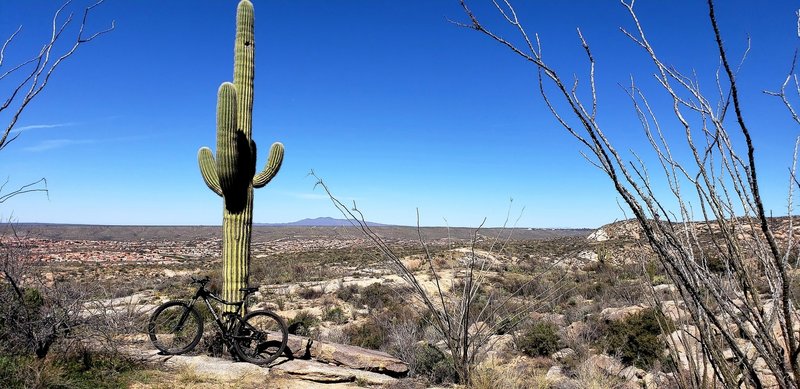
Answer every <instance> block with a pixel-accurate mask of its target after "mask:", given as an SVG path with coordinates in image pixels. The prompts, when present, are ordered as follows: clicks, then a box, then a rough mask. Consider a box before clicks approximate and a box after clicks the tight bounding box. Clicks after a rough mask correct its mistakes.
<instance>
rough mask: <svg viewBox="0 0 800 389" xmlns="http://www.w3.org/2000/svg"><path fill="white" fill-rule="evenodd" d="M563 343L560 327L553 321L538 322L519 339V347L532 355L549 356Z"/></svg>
mask: <svg viewBox="0 0 800 389" xmlns="http://www.w3.org/2000/svg"><path fill="white" fill-rule="evenodd" d="M560 344H561V340H560V339H559V338H558V328H556V326H555V325H554V324H552V323H546V322H536V323H534V324H533V325H532V326H530V327H529V328H527V329H526V330H525V331H524V332H523V333H522V335H521V336H520V337H519V338H518V339H517V347H518V348H519V349H520V350H521V351H522V352H523V353H525V354H527V355H529V356H532V357H541V356H548V355H550V354H552V353H554V352H556V351H558V348H559V346H560Z"/></svg>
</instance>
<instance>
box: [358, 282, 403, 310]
mask: <svg viewBox="0 0 800 389" xmlns="http://www.w3.org/2000/svg"><path fill="white" fill-rule="evenodd" d="M397 300H398V297H397V293H396V292H395V291H394V290H392V288H391V287H389V286H386V285H384V284H381V283H377V282H376V283H374V284H371V285H369V286H367V287H365V288H363V289H361V293H359V297H358V300H357V301H356V302H357V304H358V305H362V306H363V305H366V306H367V307H369V308H370V309H382V308H387V307H390V306H392V305H395V304H397V302H398V301H397Z"/></svg>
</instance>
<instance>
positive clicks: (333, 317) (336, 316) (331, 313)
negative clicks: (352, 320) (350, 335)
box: [322, 307, 347, 324]
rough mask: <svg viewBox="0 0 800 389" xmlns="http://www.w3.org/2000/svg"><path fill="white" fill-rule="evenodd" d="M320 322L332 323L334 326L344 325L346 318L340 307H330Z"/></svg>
mask: <svg viewBox="0 0 800 389" xmlns="http://www.w3.org/2000/svg"><path fill="white" fill-rule="evenodd" d="M322 320H324V321H332V322H334V323H335V324H344V323H347V316H346V315H345V314H344V310H342V307H332V308H328V309H326V310H325V313H323V315H322Z"/></svg>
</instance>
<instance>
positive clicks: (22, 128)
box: [11, 123, 76, 132]
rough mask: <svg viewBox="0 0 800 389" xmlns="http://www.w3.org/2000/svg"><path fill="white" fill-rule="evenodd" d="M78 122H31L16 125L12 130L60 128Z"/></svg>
mask: <svg viewBox="0 0 800 389" xmlns="http://www.w3.org/2000/svg"><path fill="white" fill-rule="evenodd" d="M75 124H76V123H53V124H30V125H27V126H21V127H14V129H13V130H11V132H25V131H30V130H41V129H47V128H59V127H69V126H74V125H75Z"/></svg>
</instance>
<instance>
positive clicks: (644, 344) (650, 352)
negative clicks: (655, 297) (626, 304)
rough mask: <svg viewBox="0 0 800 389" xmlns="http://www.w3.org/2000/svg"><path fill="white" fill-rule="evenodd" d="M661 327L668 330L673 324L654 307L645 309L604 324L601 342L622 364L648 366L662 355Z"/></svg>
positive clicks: (663, 343) (643, 367) (663, 345)
mask: <svg viewBox="0 0 800 389" xmlns="http://www.w3.org/2000/svg"><path fill="white" fill-rule="evenodd" d="M662 328H663V329H665V330H666V331H668V332H671V331H672V330H673V329H674V324H672V323H671V321H670V320H669V319H668V318H666V317H665V316H664V315H663V314H661V313H660V312H659V311H657V310H656V309H653V308H649V309H645V310H643V311H641V312H639V313H637V314H635V315H631V316H630V317H628V318H627V319H625V320H621V321H617V322H610V323H608V324H607V327H606V328H605V331H604V335H605V336H604V337H603V338H602V339H601V341H602V344H603V346H604V347H605V348H606V349H607V350H609V351H611V352H613V353H614V354H616V355H617V356H618V357H619V358H620V359H621V360H622V362H623V363H625V364H628V365H635V366H636V367H639V368H642V369H649V368H651V367H652V366H653V364H654V362H656V361H657V360H659V358H661V356H662V355H663V354H664V348H665V347H666V344H665V342H664V340H663V339H662V338H661V335H662Z"/></svg>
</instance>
